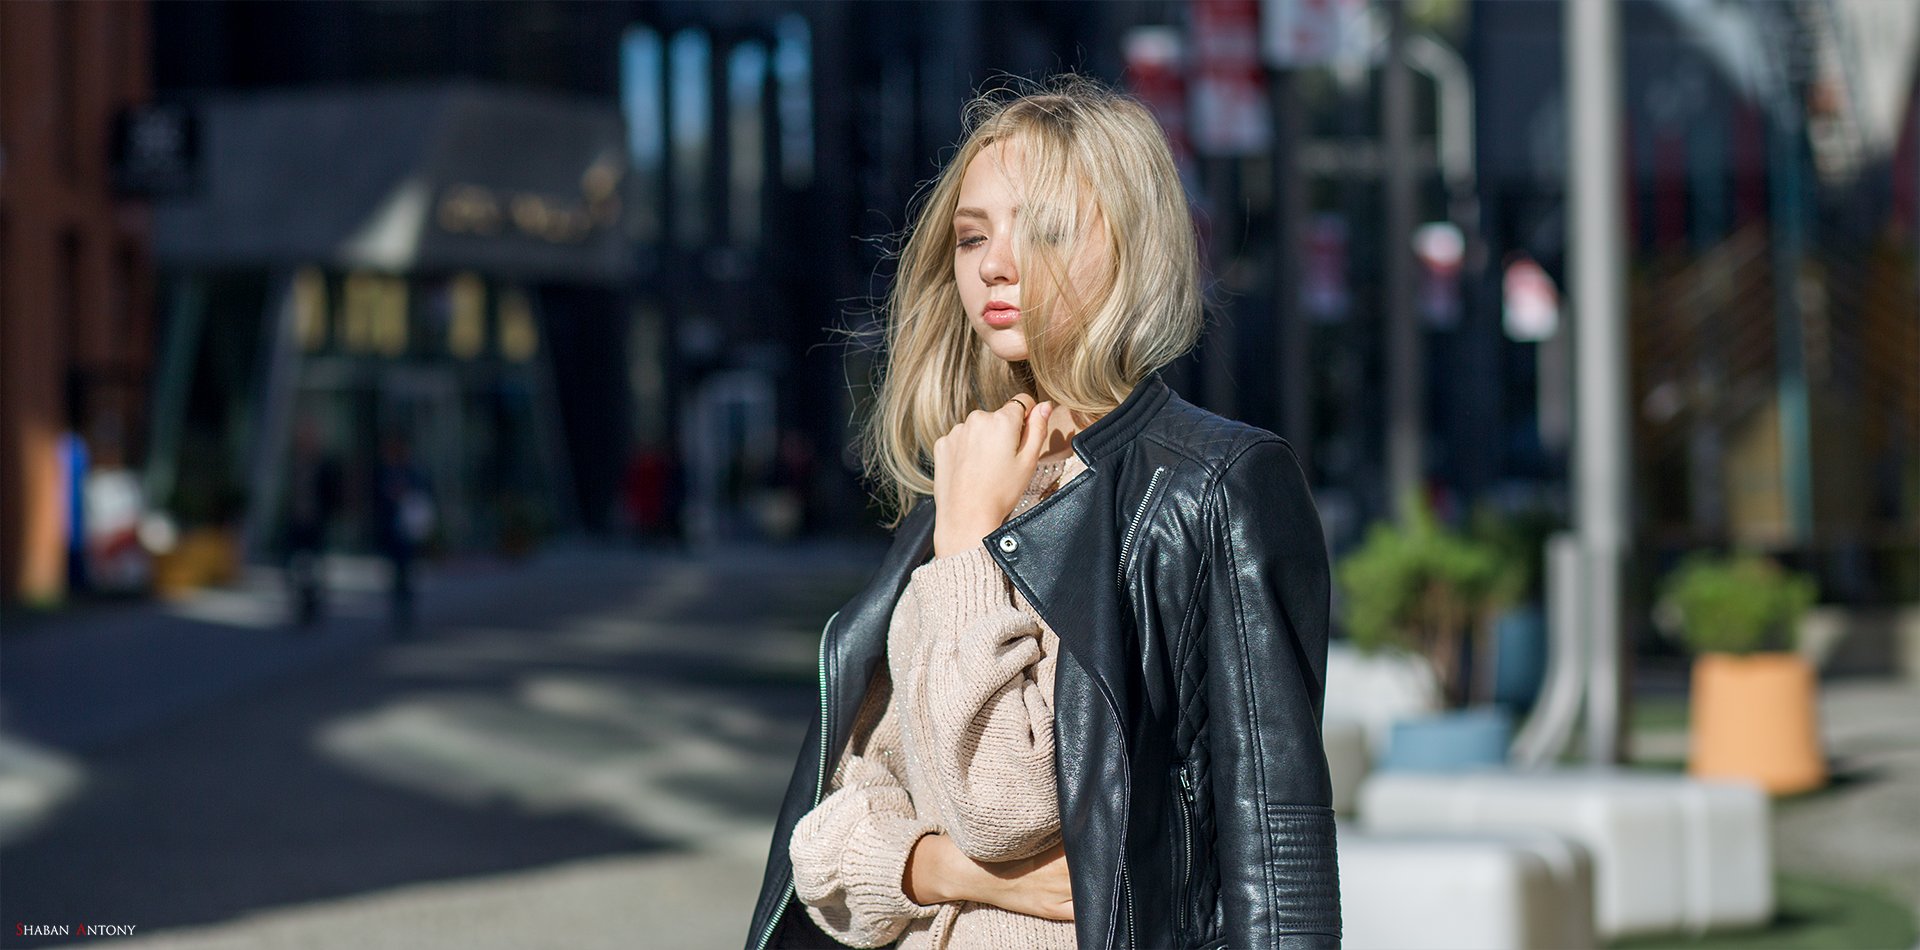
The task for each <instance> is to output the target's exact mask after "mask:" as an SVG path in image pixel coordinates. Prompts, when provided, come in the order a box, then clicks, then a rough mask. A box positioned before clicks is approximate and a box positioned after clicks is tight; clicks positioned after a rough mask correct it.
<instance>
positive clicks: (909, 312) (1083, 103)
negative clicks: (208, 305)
mask: <svg viewBox="0 0 1920 950" xmlns="http://www.w3.org/2000/svg"><path fill="white" fill-rule="evenodd" d="M965 128H966V132H965V134H964V135H963V136H962V138H961V142H960V146H959V148H958V149H957V150H956V151H955V152H954V155H953V157H952V158H951V159H950V160H949V161H948V162H947V165H946V167H945V168H944V169H942V170H941V172H940V175H939V176H938V177H937V178H935V179H934V180H933V181H932V182H931V183H930V185H929V186H928V187H926V188H923V190H922V191H921V193H920V196H919V198H918V201H917V204H918V207H917V208H915V209H914V211H913V214H912V218H913V223H912V225H911V227H910V229H909V230H908V232H907V235H906V239H905V241H904V243H903V245H902V246H901V247H900V249H899V253H898V266H897V268H896V271H895V276H894V283H893V288H892V291H891V292H890V293H889V295H888V298H887V303H886V308H885V317H884V319H885V347H886V354H885V358H884V359H883V360H882V368H881V370H880V375H879V386H878V393H877V396H876V398H875V402H874V405H873V410H872V413H871V415H870V416H869V417H868V419H867V422H866V426H865V429H864V431H863V433H862V438H861V455H862V457H863V459H864V461H865V463H866V472H867V477H868V478H869V479H870V480H871V481H873V482H877V483H878V485H877V487H878V488H879V494H880V496H881V500H882V501H883V502H885V503H887V504H888V508H889V511H890V512H891V513H892V514H893V520H892V522H890V523H891V524H898V523H899V521H900V519H902V518H904V517H905V516H906V514H907V513H908V512H909V511H911V510H912V508H913V505H914V503H915V502H916V501H917V500H918V499H919V498H920V497H921V496H928V495H931V494H932V493H933V465H932V457H933V443H934V440H935V439H938V438H939V437H941V436H943V435H945V434H946V433H947V432H948V431H949V430H950V429H952V428H953V426H954V425H956V424H957V423H959V422H960V421H961V420H962V419H964V418H965V417H966V415H967V413H968V412H970V411H972V410H974V409H992V408H997V407H999V406H1002V405H1004V404H1005V403H1006V401H1007V400H1008V399H1011V398H1012V397H1013V395H1014V394H1015V393H1018V392H1022V391H1028V392H1030V391H1032V389H1033V387H1034V386H1035V384H1036V383H1037V384H1038V385H1039V386H1041V387H1042V388H1044V389H1045V391H1046V393H1047V395H1048V397H1049V398H1051V399H1052V400H1053V401H1054V404H1055V407H1056V410H1070V411H1077V412H1085V413H1092V414H1096V415H1098V414H1104V413H1105V412H1107V411H1110V410H1111V409H1113V408H1114V407H1115V406H1117V405H1119V404H1120V403H1121V402H1122V401H1123V400H1125V399H1126V397H1127V394H1128V393H1130V392H1132V390H1133V388H1134V386H1135V385H1137V384H1138V383H1139V382H1140V381H1141V380H1142V379H1144V378H1146V376H1147V375H1148V374H1149V373H1152V372H1153V371H1154V370H1156V369H1159V368H1161V367H1162V366H1165V365H1167V364H1168V363H1170V362H1172V361H1173V360H1174V359H1176V358H1178V357H1179V356H1180V355H1181V354H1183V353H1185V352H1186V351H1187V350H1189V349H1191V348H1192V346H1193V344H1194V341H1195V340H1196V339H1197V338H1198V336H1199V333H1200V326H1201V319H1202V317H1201V297H1200V284H1199V260H1198V250H1197V247H1196V244H1195V240H1194V233H1193V222H1192V217H1191V213H1190V211H1189V210H1188V207H1187V200H1186V195H1185V193H1184V192H1183V191H1182V190H1181V187H1180V179H1179V174H1178V172H1177V171H1176V170H1175V168H1174V164H1173V155H1172V153H1171V152H1170V151H1169V150H1168V148H1167V141H1166V136H1165V135H1164V133H1162V132H1161V130H1160V126H1159V125H1158V123H1156V122H1155V121H1154V119H1153V116H1152V114H1151V113H1149V112H1148V111H1147V109H1146V107H1144V106H1142V105H1141V104H1140V103H1139V102H1136V101H1135V100H1133V99H1131V98H1129V97H1127V96H1125V95H1122V94H1120V93H1117V92H1115V91H1113V90H1112V89H1109V88H1107V87H1106V86H1104V85H1102V84H1100V83H1098V82H1095V81H1092V80H1089V79H1085V78H1082V77H1079V76H1074V75H1064V76H1059V77H1056V78H1054V79H1052V80H1049V81H1048V82H1046V83H1044V84H1040V85H1038V86H1030V87H1029V88H1028V89H1027V90H1026V91H1019V90H1013V89H1000V90H994V91H989V92H986V93H983V94H981V95H979V96H978V97H976V98H975V99H974V100H973V101H972V102H970V103H969V104H968V105H967V109H966V123H965ZM999 142H1008V143H1015V142H1017V145H1018V148H1019V149H1020V152H1021V159H1022V162H1023V168H1022V174H1021V175H1020V176H1019V179H1020V180H1019V181H1018V182H1017V183H1016V187H1017V188H1019V189H1020V191H1021V195H1020V208H1021V213H1020V215H1019V216H1018V217H1017V219H1016V230H1015V250H1014V258H1015V266H1016V267H1017V268H1018V269H1019V272H1020V280H1021V291H1020V301H1021V328H1022V330H1023V331H1024V333H1025V336H1026V340H1027V350H1028V359H1027V360H1026V362H1024V363H1019V364H1009V363H1007V362H1006V361H1004V360H1001V359H1000V358H999V357H996V356H995V355H994V354H993V353H992V351H990V350H988V349H987V346H986V344H985V343H984V342H983V341H981V340H980V338H979V337H978V336H977V335H976V334H975V333H974V330H973V328H972V327H971V326H970V325H969V323H968V319H967V314H966V311H965V308H964V307H963V306H962V304H961V301H960V292H959V288H958V287H957V285H956V284H955V283H954V276H953V258H954V245H953V230H952V228H953V215H954V210H955V208H956V207H957V206H958V203H959V197H960V183H961V180H962V178H963V177H964V176H965V174H966V169H967V165H968V164H969V163H970V162H972V161H973V159H974V157H975V156H977V155H979V154H980V153H981V151H983V150H984V149H986V148H987V147H988V146H991V145H993V144H995V143H999ZM1003 151H1004V150H1003ZM1101 224H1104V227H1101V226H1100V225H1101ZM1089 241H1099V242H1102V243H1104V244H1105V246H1106V247H1105V250H1106V251H1107V253H1106V254H1104V255H1101V257H1102V258H1103V260H1102V263H1101V267H1100V270H1099V272H1098V273H1097V274H1096V275H1093V280H1092V281H1091V283H1092V285H1093V287H1092V292H1091V293H1090V294H1089V295H1088V297H1087V299H1075V298H1073V297H1072V295H1071V294H1070V293H1068V290H1069V289H1070V288H1069V285H1068V282H1067V281H1066V280H1065V275H1066V273H1067V264H1068V262H1069V261H1071V260H1073V259H1074V257H1075V253H1076V251H1077V250H1078V249H1079V248H1080V247H1081V246H1082V245H1083V244H1084V243H1086V242H1089Z"/></svg>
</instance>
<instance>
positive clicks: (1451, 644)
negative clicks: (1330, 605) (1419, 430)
mask: <svg viewBox="0 0 1920 950" xmlns="http://www.w3.org/2000/svg"><path fill="white" fill-rule="evenodd" d="M1406 510H1407V512H1408V515H1407V518H1406V520H1405V522H1404V523H1399V524H1392V523H1386V522H1381V523H1376V524H1374V525H1372V526H1371V527H1370V528H1368V530H1367V536H1366V540H1365V541H1364V543H1362V544H1361V545H1360V547H1359V548H1357V549H1356V550H1354V551H1353V553H1351V554H1349V555H1347V556H1346V557H1344V558H1342V559H1341V560H1340V564H1339V566H1338V568H1337V569H1336V574H1337V576H1338V580H1339V584H1340V588H1341V603H1342V605H1343V607H1344V614H1345V621H1346V628H1347V631H1348V633H1349V634H1350V635H1351V636H1352V638H1353V642H1354V644H1355V645H1356V646H1358V647H1359V648H1360V649H1361V650H1362V651H1366V652H1373V651H1378V650H1402V651H1407V652H1411V653H1413V654H1415V655H1418V656H1420V657H1422V658H1423V659H1424V660H1425V661H1426V663H1427V665H1428V666H1429V667H1430V668H1431V669H1432V671H1433V676H1434V681H1435V682H1436V683H1437V684H1438V685H1439V690H1440V696H1441V701H1442V703H1443V704H1444V705H1445V707H1446V708H1447V710H1448V712H1447V713H1445V714H1442V715H1440V716H1435V717H1426V718H1423V719H1417V720H1405V721H1401V722H1397V723H1395V724H1394V726H1393V731H1392V737H1391V739H1390V740H1389V743H1388V747H1387V749H1386V750H1385V754H1384V755H1383V756H1382V757H1381V761H1380V765H1381V767H1383V768H1421V769H1444V768H1458V767H1465V766H1473V765H1488V764H1497V763H1500V762H1504V761H1505V760H1506V754H1507V745H1508V742H1509V740H1510V739H1511V736H1512V723H1511V721H1510V720H1509V719H1508V717H1507V715H1506V714H1505V713H1504V712H1503V711H1501V710H1498V709H1495V708H1492V707H1490V706H1485V705H1484V704H1485V702H1486V700H1487V698H1488V692H1489V689H1488V685H1487V684H1488V681H1489V680H1488V677H1486V676H1485V675H1473V674H1472V673H1471V672H1470V671H1472V670H1474V669H1476V668H1477V669H1482V670H1484V669H1485V668H1486V666H1487V665H1488V661H1487V656H1488V649H1487V631H1488V629H1489V624H1490V621H1491V619H1492V617H1493V615H1494V613H1495V612H1496V611H1498V610H1499V609H1500V608H1501V607H1504V606H1505V605H1506V604H1507V603H1508V602H1510V601H1511V600H1512V599H1513V598H1514V597H1515V596H1517V594H1518V593H1519V590H1520V589H1521V583H1520V579H1521V577H1522V575H1521V574H1520V573H1519V566H1518V565H1516V564H1515V562H1514V561H1513V559H1511V558H1509V557H1507V556H1506V555H1505V553H1504V552H1503V551H1502V550H1501V549H1500V548H1499V547H1497V546H1495V545H1492V544H1488V543H1485V542H1481V541H1477V540H1474V539H1472V538H1470V537H1467V536H1466V535H1464V534H1461V533H1459V532H1457V531H1454V530H1452V529H1450V528H1448V527H1447V526H1445V525H1443V524H1441V523H1440V522H1439V521H1438V519H1436V518H1435V517H1434V514H1433V512H1432V511H1431V510H1430V509H1428V508H1427V506H1426V504H1425V503H1424V501H1422V500H1421V499H1418V498H1415V499H1412V500H1411V501H1410V503H1409V504H1408V505H1407V506H1406Z"/></svg>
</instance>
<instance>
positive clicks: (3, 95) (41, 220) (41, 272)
mask: <svg viewBox="0 0 1920 950" xmlns="http://www.w3.org/2000/svg"><path fill="white" fill-rule="evenodd" d="M148 15H149V10H148V7H147V6H146V4H144V3H115V4H93V3H8V4H0V525H4V530H0V599H8V600H12V599H20V600H25V601H30V602H47V601H54V600H58V599H59V598H61V597H62V596H63V595H64V593H65V592H66V591H67V589H68V587H69V582H70V580H72V581H77V582H80V583H85V582H86V581H87V579H88V577H89V573H90V569H93V570H110V569H109V568H106V567H105V566H104V565H103V563H102V562H103V561H112V560H113V559H114V558H115V557H116V556H117V555H116V552H117V551H119V550H123V549H128V548H130V547H131V546H132V545H133V539H132V529H133V527H134V523H133V518H132V512H133V510H134V508H133V506H132V505H131V503H130V501H129V499H128V492H129V491H130V490H131V489H132V488H133V486H134V485H135V480H134V478H133V477H132V474H131V470H132V469H134V468H135V467H136V466H138V465H140V464H141V462H142V460H143V454H144V446H145V437H146V426H147V419H146V414H145V412H144V407H145V404H146V399H145V396H146V388H147V380H148V372H149V366H150V362H151V353H152V346H151V341H152V318H151V315H152V304H151V296H152V291H151V279H150V276H149V271H150V267H149V256H150V248H149V240H148V217H147V211H146V208H145V205H144V203H143V201H142V200H141V199H140V198H139V197H137V194H138V192H139V190H140V188H141V187H142V184H143V182H142V181H141V180H140V167H139V164H140V163H139V153H140V149H141V148H142V145H143V140H142V138H141V136H140V135H139V134H138V132H137V130H136V129H133V128H130V127H129V125H128V123H127V122H126V121H124V120H125V119H126V118H127V116H128V110H129V109H130V108H131V107H133V106H136V105H138V104H140V103H143V102H145V101H146V100H147V98H148V96H149V94H150V92H151V88H152V80H151V74H150V72H149V69H148V50H149V46H148V41H149V25H148ZM89 486H93V490H92V491H91V492H90V491H89ZM100 486H109V487H107V488H104V489H102V488H101V487H100ZM106 494H113V495H115V496H116V497H117V498H118V501H117V503H115V504H112V505H109V506H108V507H109V508H110V509H111V510H109V511H102V510H101V504H102V501H103V498H104V496H105V495H106ZM90 503H91V505H90ZM90 506H91V507H92V509H93V511H92V514H93V515H94V517H93V518H92V519H91V520H90V519H89V518H88V514H89V511H88V509H89V507H90Z"/></svg>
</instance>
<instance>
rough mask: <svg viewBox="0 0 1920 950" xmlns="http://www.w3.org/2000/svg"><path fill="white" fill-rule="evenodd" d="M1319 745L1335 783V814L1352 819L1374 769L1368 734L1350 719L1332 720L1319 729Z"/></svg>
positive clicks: (1328, 771)
mask: <svg viewBox="0 0 1920 950" xmlns="http://www.w3.org/2000/svg"><path fill="white" fill-rule="evenodd" d="M1320 744H1321V746H1322V747H1324V748H1325V749H1326V752H1327V773H1328V776H1329V777H1330V778H1332V779H1333V810H1334V813H1335V814H1338V815H1352V814H1353V805H1354V798H1355V796H1357V795H1359V793H1360V783H1361V782H1364V781H1366V778H1367V772H1369V771H1371V770H1372V768H1373V753H1372V752H1371V751H1370V750H1369V749H1368V748H1367V730H1366V727H1365V726H1363V725H1361V724H1360V723H1357V722H1354V721H1353V720H1351V719H1329V720H1327V721H1326V722H1325V723H1323V724H1322V725H1321V727H1320Z"/></svg>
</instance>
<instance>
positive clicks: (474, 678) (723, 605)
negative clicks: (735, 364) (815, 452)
mask: <svg viewBox="0 0 1920 950" xmlns="http://www.w3.org/2000/svg"><path fill="white" fill-rule="evenodd" d="M878 553H879V552H878V550H877V549H871V548H831V547H814V548H802V549H788V550H781V551H752V550H739V551H733V552H729V553H727V554H726V555H724V556H721V557H718V558H715V559H713V560H711V561H708V562H704V563H694V562H688V561H681V560H676V559H672V558H663V557H639V556H634V555H630V554H623V553H617V552H596V551H571V552H561V553H558V554H555V555H553V556H549V557H546V558H543V559H541V560H539V561H537V562H534V563H532V564H525V565H518V566H499V565H477V566H476V565H468V566H464V567H461V568H459V569H455V570H443V571H441V572H439V573H436V574H435V575H434V576H432V577H430V578H428V579H427V584H426V586H425V593H424V598H423V600H424V604H425V608H426V617H427V621H428V622H427V624H426V630H425V633H424V635H423V636H422V637H421V638H420V639H418V640H417V641H410V642H401V643H394V642H391V641H389V640H388V639H387V638H386V634H385V630H384V625H383V624H382V623H381V622H380V619H379V618H380V614H381V611H380V604H379V601H378V598H377V595H376V590H377V584H375V583H373V580H372V575H371V574H369V573H368V572H367V571H366V569H365V567H364V566H355V565H351V564H349V565H346V567H345V569H344V571H343V574H344V575H345V579H346V580H347V582H348V583H347V586H348V587H349V588H350V589H349V591H348V592H347V594H346V595H345V596H344V597H343V599H342V602H341V603H340V605H339V610H338V612H337V615H336V618H335V619H334V620H333V621H331V622H330V623H329V624H328V625H326V626H325V627H324V628H322V629H321V630H319V631H317V632H315V633H313V634H309V635H297V634H292V633H290V632H289V631H287V630H285V629H283V628H282V627H281V626H280V625H279V617H280V616H281V613H280V607H279V604H278V603H277V602H276V601H275V594H274V592H273V590H272V588H271V587H270V586H266V587H255V588H253V589H249V590H242V591H238V592H223V593H219V594H214V595H210V596H208V597H204V598H201V599H199V600H196V601H194V602H191V603H188V604H184V605H179V606H176V607H170V608H165V609H161V608H156V607H151V606H139V607H125V608H102V609H96V610H88V611H81V612H77V613H75V614H69V615H65V616H62V617H59V618H52V619H39V620H28V621H26V622H24V623H21V622H18V621H17V620H16V618H8V626H7V637H6V639H5V641H4V642H0V654H3V656H0V659H3V662H0V705H3V706H4V709H3V710H0V844H4V845H5V849H4V850H3V851H0V922H4V924H5V927H4V929H3V930H0V947H11V946H71V945H73V943H74V942H75V941H76V940H78V939H87V938H74V937H67V938H61V937H52V938H23V937H19V936H16V935H15V925H16V924H18V923H41V924H68V925H73V924H78V923H83V922H86V923H109V924H113V923H119V924H132V925H134V926H135V927H136V931H135V933H136V936H135V937H134V938H133V939H131V940H120V939H117V938H116V939H115V943H116V944H117V945H124V946H129V947H143V948H161V947H165V948H182V950H186V948H192V950H279V948H334V947H342V948H346V947H351V948H375V950H378V948H394V950H437V948H443V947H444V948H449V950H451V948H462V950H466V948H480V950H486V948H503V950H504V948H515V950H520V948H545V947H566V948H570V950H571V948H577V950H597V948H603V947H604V948H636V947H676V948H677V947H731V946H738V945H739V943H740V941H741V939H742V937H743V936H744V926H745V918H746V915H747V911H748V904H749V903H750V901H751V899H752V896H753V893H754V891H755V888H756V887H757V885H758V879H759V873H760V870H761V865H762V862H763V860H764V857H765V853H766V847H767V844H768V841H767V824H768V822H769V821H770V819H771V815H772V811H773V808H774V806H775V805H776V803H777V801H778V797H779V794H780V791H781V789H782V787H783V786H784V784H785V781H786V778H787V775H788V771H789V770H790V768H791V766H792V755H793V751H794V749H795V747H796V746H797V742H798V738H799V735H800V732H801V731H802V730H803V728H804V725H803V724H804V722H805V721H806V718H807V717H809V716H810V715H811V714H812V710H813V703H814V696H813V676H814V673H813V665H814V654H813V647H814V642H815V638H816V635H817V632H818V631H817V627H818V625H819V623H820V622H821V621H822V620H824V618H825V617H826V616H827V614H828V613H830V612H831V611H832V610H833V609H834V608H835V607H837V606H838V605H839V603H840V602H841V601H842V600H844V599H845V597H846V596H847V594H849V593H850V592H851V591H852V590H853V589H854V588H856V587H857V586H858V584H859V583H860V581H861V580H862V579H863V578H864V576H865V574H866V571H867V570H868V569H869V567H870V565H871V564H872V563H873V562H874V560H875V559H876V558H877V556H878ZM22 627H24V628H25V629H24V630H23V629H21V628H22ZM1823 707H1824V714H1825V720H1824V726H1825V731H1826V733H1827V736H1828V748H1829V752H1830V753H1831V754H1832V755H1833V756H1834V757H1835V758H1836V760H1837V761H1838V763H1839V764H1840V766H1841V773H1840V774H1841V777H1842V780H1841V781H1840V782H1839V783H1837V784H1836V786H1835V787H1834V788H1832V789H1830V790H1828V791H1826V792H1823V793H1820V794H1819V795H1815V796H1809V797H1808V798H1806V799H1803V800H1798V801H1795V802H1791V803H1787V804H1785V805H1784V806H1783V807H1781V808H1780V809H1779V810H1778V811H1777V813H1776V821H1775V833H1776V839H1775V854H1776V860H1777V861H1778V862H1779V864H1780V865H1781V866H1782V867H1783V868H1784V869H1787V870H1791V871H1795V872H1798V873H1802V874H1812V875H1819V876H1827V875H1831V876H1833V877H1834V878H1837V879H1844V880H1855V881H1863V882H1868V883H1872V884H1874V885H1876V886H1879V887H1881V888H1883V889H1885V890H1887V891H1889V892H1891V893H1894V894H1897V895H1900V896H1901V897H1904V898H1906V899H1908V900H1911V901H1913V902H1914V903H1915V906H1916V910H1920V836H1916V835H1915V834H1914V833H1913V829H1914V828H1915V827H1920V690H1916V689H1915V688H1914V687H1912V686H1902V685H1897V684H1892V683H1878V682H1861V681H1841V682H1835V683H1829V684H1827V685H1826V688H1825V691H1824V700H1823ZM48 799H52V800H55V801H57V802H58V807H56V808H54V809H52V810H51V811H50V812H48V811H47V810H46V809H45V808H44V807H43V806H44V803H45V801H46V800H48ZM43 813H44V817H40V818H38V819H37V820H36V816H39V815H43Z"/></svg>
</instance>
